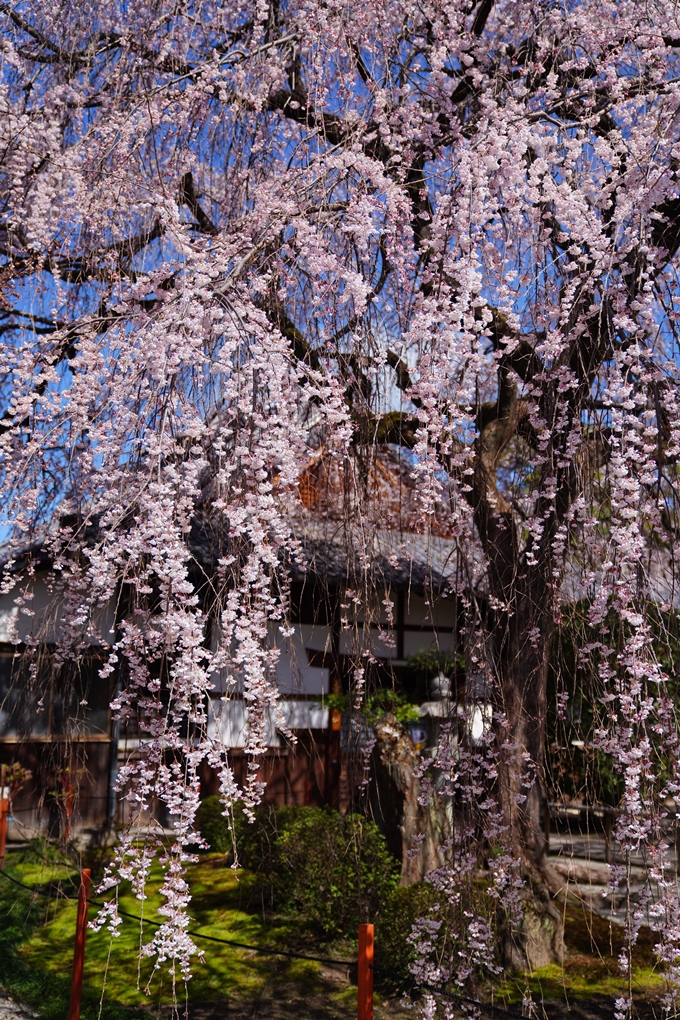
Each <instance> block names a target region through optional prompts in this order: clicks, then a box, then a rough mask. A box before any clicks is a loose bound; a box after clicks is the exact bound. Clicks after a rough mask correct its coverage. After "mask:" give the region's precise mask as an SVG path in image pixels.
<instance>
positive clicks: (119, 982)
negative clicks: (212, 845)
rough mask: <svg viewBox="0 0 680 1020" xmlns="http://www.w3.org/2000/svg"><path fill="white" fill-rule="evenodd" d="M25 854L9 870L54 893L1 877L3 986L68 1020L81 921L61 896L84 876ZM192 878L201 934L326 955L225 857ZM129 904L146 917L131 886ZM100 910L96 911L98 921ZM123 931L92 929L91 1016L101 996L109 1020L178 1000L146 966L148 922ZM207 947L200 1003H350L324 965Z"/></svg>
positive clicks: (193, 985)
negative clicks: (265, 914)
mask: <svg viewBox="0 0 680 1020" xmlns="http://www.w3.org/2000/svg"><path fill="white" fill-rule="evenodd" d="M22 856H23V859H21V858H20V856H19V855H17V854H13V855H10V856H9V858H8V864H7V872H8V873H9V874H10V875H11V876H13V877H15V878H17V879H19V880H20V881H21V882H23V883H25V884H26V885H30V886H31V887H33V888H36V889H41V890H42V891H43V892H49V893H51V896H50V897H49V898H46V897H43V896H32V895H31V894H30V893H28V892H26V891H24V890H22V889H19V888H17V887H16V886H15V885H12V884H10V883H9V882H7V881H6V880H0V984H1V985H3V986H4V987H5V989H6V991H7V992H8V993H9V994H11V995H13V996H15V997H16V998H17V999H19V1000H20V1001H23V1002H25V1003H26V1004H27V1005H29V1006H32V1007H33V1008H35V1009H37V1010H38V1011H39V1012H40V1013H41V1014H42V1015H43V1016H44V1017H45V1018H46V1020H59V1018H61V1017H63V1016H65V1015H66V1011H67V1003H68V995H69V991H70V971H71V963H72V953H73V935H74V931H75V919H76V904H75V902H73V901H69V900H65V899H63V898H62V899H60V898H59V890H60V889H62V890H63V891H66V892H68V894H69V895H73V894H74V892H75V889H76V888H77V887H76V884H75V883H76V873H75V871H73V870H69V869H68V868H65V867H63V866H59V865H57V864H55V863H54V862H39V861H36V860H35V859H34V860H27V859H26V857H25V855H22ZM159 877H160V876H159V874H158V873H156V874H154V873H153V872H152V874H151V882H150V883H149V886H148V889H147V892H148V893H149V898H148V899H147V900H146V902H145V903H144V905H143V908H144V914H145V916H146V917H147V918H148V919H150V920H162V918H160V917H159V915H158V914H157V912H156V910H157V908H158V906H159V905H160V903H161V898H160V897H159V896H158V892H157V890H158V885H159V882H158V879H159ZM189 881H190V883H191V887H192V893H193V898H192V904H191V913H192V916H193V918H194V922H193V924H192V928H196V929H202V930H204V931H205V932H206V934H208V933H209V934H210V935H212V936H216V937H218V938H224V939H233V940H236V941H238V942H245V943H249V944H251V945H268V946H276V947H278V948H286V949H294V950H296V951H298V952H302V953H311V954H313V955H314V954H320V955H327V953H328V947H323V948H322V949H321V950H320V947H319V946H318V945H317V944H315V943H314V942H313V941H310V937H309V933H305V932H304V930H302V931H301V930H300V926H299V925H295V926H292V925H291V923H290V922H288V923H278V924H274V925H272V924H271V923H267V922H264V921H263V920H262V913H261V911H260V912H259V913H258V909H257V908H258V904H257V903H256V902H254V900H253V897H254V894H255V891H256V887H255V885H254V883H253V880H252V878H251V877H250V876H249V875H248V874H247V873H235V872H234V871H232V870H231V869H230V868H228V867H226V866H225V865H224V859H223V858H221V857H219V856H218V855H207V856H206V857H205V858H204V859H202V860H201V863H200V864H198V865H196V866H194V867H192V868H190V873H189ZM93 896H94V894H93ZM120 906H121V909H123V910H125V911H128V912H129V913H133V914H137V915H139V914H140V913H141V910H142V904H141V903H140V902H139V901H138V900H137V899H136V898H135V897H134V896H133V895H131V893H130V892H129V889H128V890H125V889H123V894H122V895H121V897H120ZM95 913H96V910H95V909H94V908H90V918H92V917H94V915H95ZM120 931H121V934H120V936H119V937H118V938H113V939H112V938H111V936H110V935H109V934H108V932H107V931H106V930H102V931H100V932H98V933H95V932H92V931H88V935H87V951H86V954H85V975H84V995H83V999H84V1008H83V1020H89V1018H90V1017H96V1016H98V1015H99V1009H100V1001H101V999H102V992H103V993H104V995H103V1002H104V1008H103V1010H102V1014H101V1015H102V1020H114V1018H117V1017H119V1016H120V1017H127V1018H129V1020H132V1018H134V1017H136V1016H148V1013H147V1012H146V1011H147V1010H153V1011H154V1012H155V1011H156V1010H157V1009H158V1008H159V1007H160V1006H162V1005H168V1004H170V1003H171V1002H172V1000H173V991H172V984H171V980H170V978H169V977H168V975H167V973H163V972H162V970H161V971H159V972H157V974H156V975H153V974H152V964H151V961H150V960H143V961H142V963H141V965H139V963H138V959H139V944H140V925H139V922H137V921H133V920H130V919H125V921H124V924H123V925H122V926H121V929H120ZM151 935H152V929H151V926H149V925H147V926H146V927H145V928H144V931H143V942H145V943H146V942H148V941H149V940H150V938H151ZM305 936H307V937H305ZM203 947H204V948H205V955H204V958H203V959H202V960H200V959H199V958H198V957H195V958H194V964H193V976H192V980H191V982H190V983H189V996H190V1001H191V1002H192V1003H196V1004H198V1003H200V1004H205V1003H211V1002H219V1001H224V1000H232V1001H233V1002H240V1001H254V1000H257V999H258V998H261V997H262V996H263V995H265V994H266V995H267V996H268V997H273V998H276V996H277V993H280V994H281V995H282V996H285V995H290V994H291V988H292V989H293V991H295V990H296V989H300V988H302V989H304V991H305V993H306V994H313V995H318V994H320V993H322V992H325V994H326V995H327V996H330V998H331V999H333V998H337V1000H338V1001H337V1004H338V1005H339V1006H342V1005H344V1004H345V1000H346V999H347V995H348V992H347V991H346V990H337V989H336V988H334V987H333V986H332V985H330V986H328V985H327V982H325V981H324V979H323V977H322V975H321V969H322V968H321V965H320V964H318V963H311V962H307V961H304V960H286V959H282V958H276V957H271V956H264V955H259V954H256V953H253V952H250V951H248V950H242V949H236V948H233V947H229V946H223V945H217V944H214V943H209V942H205V943H203ZM338 948H339V950H344V951H343V952H342V953H341V958H346V954H347V953H348V952H350V953H351V951H352V949H351V947H338ZM336 951H337V950H336ZM349 958H351V956H350V957H349ZM147 987H148V994H147V992H146V989H147ZM352 994H354V996H355V998H356V992H355V991H353V990H349V997H350V999H351V996H352ZM175 997H176V998H177V999H178V1000H179V1001H180V1002H182V1003H183V1002H184V998H185V988H184V985H183V983H181V982H180V983H179V984H178V987H177V988H176V990H175Z"/></svg>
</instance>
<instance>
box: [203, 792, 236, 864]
mask: <svg viewBox="0 0 680 1020" xmlns="http://www.w3.org/2000/svg"><path fill="white" fill-rule="evenodd" d="M223 811H224V807H223V804H222V801H221V800H220V798H219V797H215V796H212V797H206V798H205V800H202V801H201V803H200V804H199V806H198V812H197V814H196V827H197V829H198V831H199V832H200V834H201V836H202V837H203V839H204V840H205V841H206V843H208V844H209V845H210V849H211V850H214V851H215V852H216V853H220V854H228V853H231V851H232V849H233V846H232V842H233V841H232V836H231V830H230V828H229V823H228V822H227V819H226V818H225V817H224V814H223V813H222V812H223Z"/></svg>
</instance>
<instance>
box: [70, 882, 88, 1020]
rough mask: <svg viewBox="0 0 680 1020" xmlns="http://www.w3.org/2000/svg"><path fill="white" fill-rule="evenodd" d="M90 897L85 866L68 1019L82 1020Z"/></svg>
mask: <svg viewBox="0 0 680 1020" xmlns="http://www.w3.org/2000/svg"><path fill="white" fill-rule="evenodd" d="M89 898H90V869H89V868H83V870H82V873H81V876H80V889H79V890H78V915H77V917H76V941H75V945H74V947H73V972H72V975H71V1002H70V1004H69V1010H68V1020H80V1001H81V999H82V995H83V970H84V967H85V938H86V936H87V901H88V900H89Z"/></svg>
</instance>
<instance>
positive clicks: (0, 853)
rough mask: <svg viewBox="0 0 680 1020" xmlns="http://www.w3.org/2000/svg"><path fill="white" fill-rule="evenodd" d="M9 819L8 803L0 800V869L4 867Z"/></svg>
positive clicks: (5, 799) (6, 800) (3, 799)
mask: <svg viewBox="0 0 680 1020" xmlns="http://www.w3.org/2000/svg"><path fill="white" fill-rule="evenodd" d="M8 818H9V801H8V799H7V797H2V798H0V868H4V866H5V847H6V846H7V821H8Z"/></svg>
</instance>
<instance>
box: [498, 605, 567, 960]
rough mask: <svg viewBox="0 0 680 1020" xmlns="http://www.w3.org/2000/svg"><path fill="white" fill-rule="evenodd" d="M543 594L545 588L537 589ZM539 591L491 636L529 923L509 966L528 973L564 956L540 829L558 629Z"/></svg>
mask: <svg viewBox="0 0 680 1020" xmlns="http://www.w3.org/2000/svg"><path fill="white" fill-rule="evenodd" d="M537 588H539V589H540V586H537ZM542 603H543V606H545V600H543V599H541V592H540V590H536V588H534V590H533V591H532V590H531V589H529V590H528V591H526V592H525V593H524V594H523V595H522V596H520V597H517V598H516V599H515V602H514V612H513V613H507V612H504V613H502V614H499V617H498V618H497V620H496V626H495V627H494V631H493V640H492V645H493V647H494V650H495V653H496V654H495V659H496V662H495V667H496V676H497V686H498V694H499V696H500V704H499V705H497V706H496V707H497V708H498V709H499V710H500V711H499V713H498V722H497V725H496V736H497V740H498V746H499V749H500V761H499V769H498V800H499V804H500V807H501V811H502V814H503V819H504V823H505V825H506V826H507V830H506V831H507V839H508V844H509V849H510V851H511V852H512V855H513V857H514V858H515V859H516V860H518V861H519V862H520V870H521V875H522V878H523V880H524V891H523V894H522V899H523V909H524V918H523V920H522V922H521V925H520V926H519V928H511V926H510V925H507V926H506V930H505V931H504V938H503V949H504V957H505V961H504V962H505V964H506V966H508V967H510V968H512V969H515V970H516V969H526V967H527V966H528V967H529V968H530V969H534V968H536V967H542V966H545V965H546V964H548V963H553V962H556V961H561V960H562V959H563V956H564V926H563V920H562V912H561V910H560V909H559V905H558V903H556V902H555V893H556V890H557V889H558V888H559V886H560V885H561V883H560V882H559V879H558V877H557V876H556V875H555V874H554V873H553V872H552V869H551V868H550V866H549V863H548V859H547V849H548V847H547V843H546V837H545V832H544V829H543V825H542V813H543V806H544V803H545V787H546V784H545V733H546V712H547V681H548V665H549V648H550V639H551V637H552V633H553V629H554V624H553V622H552V619H551V618H550V616H549V614H548V613H547V612H545V611H541V610H542V606H541V604H542Z"/></svg>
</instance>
